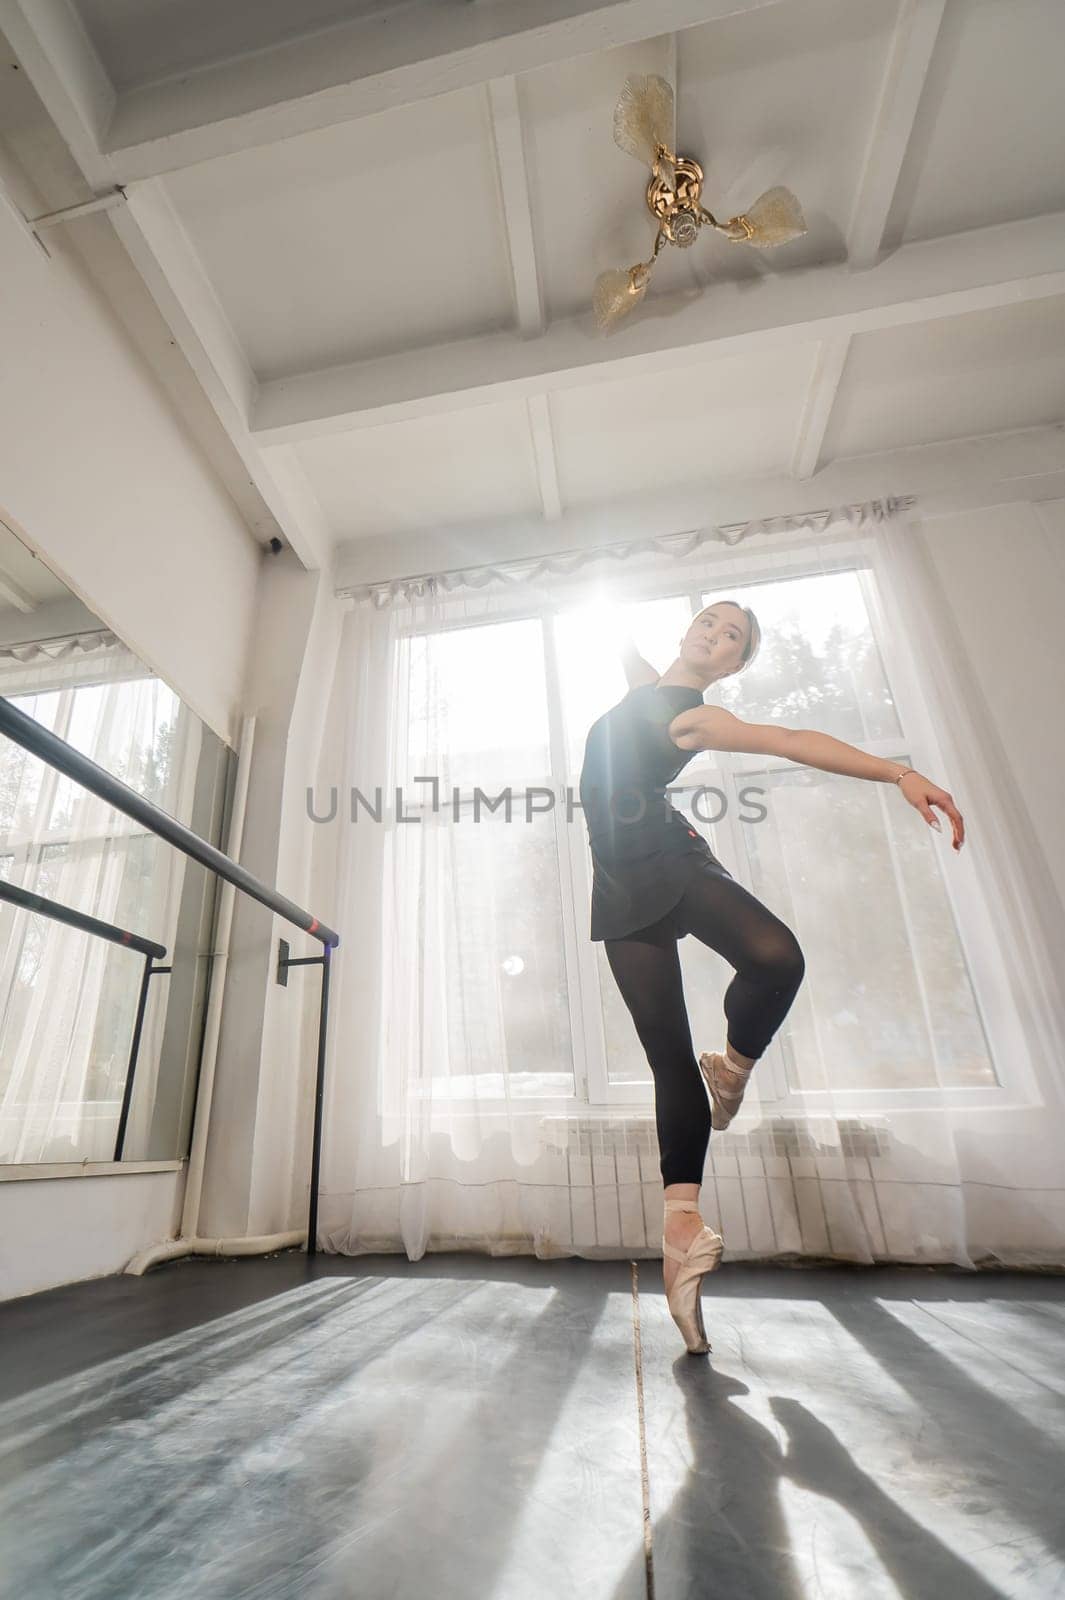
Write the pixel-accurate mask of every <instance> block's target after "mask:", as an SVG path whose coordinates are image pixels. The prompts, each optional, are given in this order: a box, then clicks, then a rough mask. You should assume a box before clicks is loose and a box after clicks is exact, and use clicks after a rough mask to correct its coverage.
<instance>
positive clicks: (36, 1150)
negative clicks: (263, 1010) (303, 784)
mask: <svg viewBox="0 0 1065 1600" xmlns="http://www.w3.org/2000/svg"><path fill="white" fill-rule="evenodd" d="M0 695H2V696H3V697H4V698H5V699H6V700H8V701H10V703H11V704H12V705H14V706H16V707H17V708H18V709H19V710H20V711H22V712H24V713H25V714H26V715H27V716H30V717H32V718H33V719H34V720H35V721H37V722H39V723H40V724H41V725H42V727H45V728H48V729H49V730H50V731H51V732H52V733H54V734H56V735H58V737H59V738H61V739H64V740H65V741H66V742H67V743H68V744H69V745H71V746H72V747H73V748H74V749H76V750H77V751H79V752H80V753H81V754H82V755H84V756H87V757H88V758H89V759H90V760H91V761H94V762H95V763H96V764H97V765H98V766H100V767H102V768H103V769H104V770H105V771H107V772H109V773H111V774H112V775H113V776H114V777H116V778H119V779H120V780H121V781H122V782H123V783H125V784H127V785H128V786H129V787H130V788H131V789H133V790H135V791H136V792H137V794H139V795H142V796H143V797H144V798H146V799H148V800H150V801H151V802H152V803H153V804H154V805H156V806H159V807H160V808H161V809H162V810H163V811H166V812H169V814H170V815H171V816H173V817H175V818H176V819H177V820H178V821H179V822H182V823H184V824H185V825H186V826H187V827H189V828H191V829H192V830H193V831H194V832H195V833H198V834H199V835H200V836H201V837H202V838H205V839H207V840H209V841H210V842H211V843H212V844H215V845H218V846H219V847H220V848H224V845H223V837H224V826H225V821H226V811H227V798H228V795H229V790H230V788H231V780H232V771H233V768H234V767H235V756H234V754H233V752H232V751H231V750H230V749H229V747H228V746H227V745H225V744H224V743H223V742H222V741H221V740H220V739H219V738H218V736H217V735H216V734H215V733H214V732H213V731H212V730H211V729H210V728H208V727H206V726H205V725H204V724H203V723H202V721H201V720H200V719H199V717H197V716H196V715H195V714H194V713H193V712H191V711H190V710H189V708H188V707H187V706H185V705H184V704H182V702H181V700H179V698H178V697H177V695H176V694H175V693H174V692H173V690H172V689H170V688H169V687H168V686H167V685H166V684H165V683H164V682H162V680H161V679H160V678H159V677H158V676H157V675H156V674H155V672H153V671H152V669H151V668H150V667H147V666H146V665H145V664H144V663H143V662H142V661H141V660H140V659H139V658H138V657H137V656H135V655H134V654H133V653H132V651H130V650H129V649H128V648H127V647H126V646H125V645H124V644H123V643H122V641H121V639H119V638H118V637H116V635H115V634H114V633H113V632H112V631H111V630H110V629H109V628H107V627H105V626H104V625H103V624H102V623H101V622H100V620H99V618H97V617H96V616H94V615H93V613H92V612H91V611H89V610H88V609H87V608H86V607H85V606H84V605H83V604H82V602H81V601H80V600H79V599H77V598H76V597H75V596H74V595H72V594H71V593H70V592H69V590H67V588H66V587H65V586H64V585H63V584H62V583H61V582H60V581H59V580H58V579H57V578H56V577H55V576H54V575H53V574H52V573H51V572H50V571H49V570H48V569H47V568H46V567H44V566H43V564H42V563H41V562H40V560H39V559H37V557H36V556H34V555H33V554H31V552H30V551H29V550H28V549H27V548H26V547H25V546H24V545H23V544H22V542H21V541H20V540H19V539H17V538H16V537H15V536H14V534H12V533H11V532H10V531H9V530H8V529H7V528H6V526H5V525H4V524H3V523H2V522H0ZM4 885H12V886H14V887H15V888H17V889H22V890H26V891H29V892H30V893H32V894H34V895H39V896H41V897H43V898H45V899H47V900H49V901H52V902H57V903H58V904H59V905H61V906H66V907H71V908H73V909H75V910H77V911H79V912H83V913H86V914H88V915H89V916H91V917H94V918H96V919H98V920H99V921H101V922H106V923H111V924H115V925H117V926H118V927H120V928H122V929H128V930H129V931H130V932H131V933H134V934H137V935H139V936H141V937H143V938H145V939H149V940H152V941H154V942H155V943H157V944H160V945H162V946H164V947H165V949H166V955H165V957H161V958H156V959H155V960H154V961H153V962H152V965H151V969H150V973H151V975H150V976H149V977H148V979H147V995H146V1001H145V1009H144V1015H143V1021H142V1027H141V1032H140V1037H139V1040H138V1042H137V1049H136V1058H135V1062H134V1071H133V1074H132V1092H131V1097H130V1101H129V1106H128V1110H127V1115H126V1125H125V1130H124V1136H123V1139H122V1148H121V1159H122V1160H123V1161H157V1160H176V1159H179V1158H181V1157H184V1156H185V1155H186V1154H187V1153H188V1145H189V1138H190V1132H191V1123H192V1111H193V1102H194V1097H195V1091H196V1077H197V1070H198V1063H199V1053H200V1042H201V1036H202V1029H203V1018H204V1010H205V1004H206V991H207V982H208V976H209V969H210V952H211V931H212V926H213V921H214V908H215V899H216V894H217V887H218V879H217V878H216V876H215V874H214V873H211V872H209V871H208V870H207V869H206V868H205V867H202V866H200V865H199V863H198V862H194V861H191V860H189V859H188V857H186V856H185V855H183V854H182V852H181V851H179V850H176V849H175V848H174V847H173V846H172V845H170V844H168V843H166V842H165V841H164V840H162V839H160V838H157V837H156V836H155V835H154V834H153V833H152V832H151V831H150V830H147V829H145V828H144V827H143V826H142V825H141V824H140V823H138V822H134V821H133V819H132V818H131V817H128V816H126V815H125V813H123V812H119V811H116V810H114V808H113V807H111V806H109V805H107V804H106V803H105V802H104V801H103V800H100V799H99V798H98V797H97V796H95V795H93V794H90V793H89V792H88V791H87V790H85V789H83V788H81V787H80V786H79V785H78V784H77V783H76V782H74V781H73V780H72V779H70V778H67V777H65V776H64V775H63V774H61V773H59V772H57V771H56V770H55V769H54V768H53V767H51V766H49V765H47V764H46V763H45V762H43V761H41V760H39V759H38V758H37V757H36V756H33V755H31V754H30V753H29V751H27V750H26V749H24V748H23V746H22V745H20V744H17V743H15V742H14V741H13V740H10V739H8V738H6V737H4V736H3V735H0V892H2V886H4ZM158 968H169V969H170V970H169V971H158V970H156V969H158ZM145 971H146V958H145V957H144V956H142V955H140V954H139V953H137V952H136V951H133V950H131V949H129V948H126V947H123V946H122V945H120V944H116V943H112V942H111V941H109V940H107V939H104V938H101V937H98V936H96V935H94V934H91V933H88V932H86V931H84V930H82V929H80V928H73V927H70V926H67V925H66V924H64V923H63V922H60V921H57V920H54V919H53V918H52V917H50V916H47V915H45V914H44V913H43V912H41V911H38V910H34V909H29V908H28V907H26V906H25V905H16V904H13V903H11V901H10V900H9V899H4V898H0V1175H2V1173H3V1170H4V1166H7V1167H10V1166H12V1165H23V1164H40V1163H45V1164H53V1163H77V1164H78V1165H83V1164H85V1163H90V1162H100V1161H105V1162H106V1161H113V1160H114V1159H115V1158H116V1140H117V1136H118V1131H119V1123H120V1119H121V1114H122V1107H123V1098H124V1092H125V1086H126V1082H127V1075H128V1074H129V1069H130V1063H131V1054H132V1047H133V1044H134V1035H135V1024H136V1018H137V1011H138V1002H139V997H140V992H141V987H142V981H144V978H145Z"/></svg>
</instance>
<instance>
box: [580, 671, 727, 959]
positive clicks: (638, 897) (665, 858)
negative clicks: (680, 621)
mask: <svg viewBox="0 0 1065 1600" xmlns="http://www.w3.org/2000/svg"><path fill="white" fill-rule="evenodd" d="M703 704H704V701H703V697H702V694H701V693H700V692H699V690H698V689H689V688H687V687H686V686H685V685H684V684H681V683H667V684H661V685H659V684H655V683H642V684H639V685H638V686H637V687H636V688H635V689H630V690H629V692H628V694H627V695H626V696H625V698H624V699H623V700H619V701H618V703H617V705H616V706H612V707H611V708H610V710H609V711H606V712H604V713H603V715H602V716H601V717H600V718H599V719H598V720H597V721H596V722H593V723H592V726H591V727H590V728H589V730H588V737H587V739H586V740H585V745H584V764H583V766H582V768H581V778H580V791H579V792H580V802H581V806H582V807H583V810H584V820H585V825H586V827H587V829H588V844H589V847H590V850H591V855H592V907H591V937H592V939H593V940H600V939H620V938H623V937H624V936H625V935H626V934H629V933H634V932H635V931H636V930H637V929H638V928H645V927H647V925H648V924H649V923H652V922H657V921H658V919H659V918H660V917H663V916H665V914H666V912H667V911H670V910H672V908H673V907H674V906H675V905H676V904H677V901H678V900H679V899H680V898H681V895H682V894H683V893H684V888H685V885H686V883H687V882H688V880H689V878H690V875H691V872H692V869H693V866H696V865H697V863H696V862H693V860H692V857H693V856H695V857H697V858H699V859H700V860H702V861H704V862H705V861H709V862H711V863H713V865H714V866H715V867H717V868H719V869H720V868H721V863H720V862H719V861H718V860H717V857H716V856H715V855H714V854H713V852H712V851H711V849H710V847H709V845H708V844H707V843H706V840H705V839H704V838H703V836H702V834H700V833H697V832H696V830H695V829H694V828H692V827H691V826H690V825H689V823H688V822H687V820H686V818H685V817H684V816H682V814H681V813H680V812H679V811H677V810H676V808H675V807H674V806H672V805H671V804H670V803H669V801H668V800H667V798H666V793H665V789H666V785H667V784H669V783H672V781H673V779H674V778H675V777H676V776H677V774H678V773H679V772H680V771H681V769H682V768H683V767H686V766H687V764H688V762H689V761H691V759H692V757H693V756H694V755H696V754H697V752H696V751H694V750H681V749H680V748H679V747H678V746H677V745H675V744H674V743H673V740H672V739H671V738H670V737H669V724H670V723H671V722H672V721H673V719H674V717H677V716H679V715H680V713H681V712H682V711H689V710H691V709H692V707H694V706H700V705H703ZM721 870H724V869H721Z"/></svg>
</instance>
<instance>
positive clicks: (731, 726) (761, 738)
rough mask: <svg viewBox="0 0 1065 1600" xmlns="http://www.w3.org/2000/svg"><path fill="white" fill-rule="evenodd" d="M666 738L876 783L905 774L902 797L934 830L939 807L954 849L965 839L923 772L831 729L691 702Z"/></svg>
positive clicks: (957, 816)
mask: <svg viewBox="0 0 1065 1600" xmlns="http://www.w3.org/2000/svg"><path fill="white" fill-rule="evenodd" d="M669 736H670V738H671V739H672V740H673V743H674V744H676V745H679V747H680V748H681V749H682V750H738V751H743V752H745V753H748V754H752V755H774V756H785V757H786V758H787V760H789V761H794V762H797V763H798V764H799V765H800V766H804V767H818V768H819V769H820V770H821V771H822V772H839V773H842V774H843V775H844V776H845V777H849V778H869V779H871V780H872V781H873V782H875V783H895V782H896V780H898V779H899V775H900V773H906V776H905V777H903V778H902V779H901V781H900V782H899V783H898V788H899V791H900V793H901V794H902V795H903V797H904V798H905V799H906V800H907V801H908V802H909V804H910V805H911V806H913V807H914V808H915V809H916V810H917V811H919V812H920V813H921V815H922V816H923V817H924V819H925V821H926V822H927V823H928V825H929V826H930V827H932V828H939V826H940V824H939V818H938V817H937V816H936V815H935V813H934V812H933V811H932V807H933V806H938V808H939V810H940V811H942V812H944V813H945V814H946V815H947V816H948V817H949V818H950V823H951V827H952V828H953V831H954V838H953V845H954V849H955V850H960V849H961V847H962V845H963V844H964V843H965V822H964V819H963V817H962V815H961V812H960V811H959V810H958V808H957V806H956V805H955V804H954V797H953V796H952V795H950V794H948V793H947V791H946V789H941V788H939V786H938V784H934V783H933V782H932V781H931V779H930V778H926V777H925V776H924V774H923V773H921V772H906V768H905V767H904V766H903V765H902V763H901V762H898V761H886V760H884V758H883V757H882V756H873V755H870V754H869V752H868V751H867V750H859V749H858V748H857V747H856V746H855V745H853V744H847V743H845V741H844V740H842V739H836V738H834V737H833V735H832V734H830V733H819V732H818V731H817V730H816V729H813V728H784V727H781V726H779V725H778V724H777V723H773V722H744V721H742V720H741V718H739V717H736V716H733V714H732V712H731V711H726V710H725V708H724V706H695V707H694V708H693V709H692V710H691V711H682V712H681V714H680V716H679V717H675V718H674V719H673V721H672V722H671V723H670V725H669Z"/></svg>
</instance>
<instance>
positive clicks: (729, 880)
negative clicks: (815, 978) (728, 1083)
mask: <svg viewBox="0 0 1065 1600" xmlns="http://www.w3.org/2000/svg"><path fill="white" fill-rule="evenodd" d="M675 918H676V924H677V927H678V929H680V930H681V931H682V932H685V933H690V934H692V935H693V936H694V937H695V938H696V939H698V940H699V941H700V943H701V944H705V945H709V947H710V948H711V949H712V950H716V951H717V952H718V954H719V955H722V956H724V958H725V960H726V961H727V962H728V963H729V965H730V966H731V967H734V968H735V976H734V977H733V979H732V982H731V983H730V984H729V986H728V988H727V989H726V991H725V1001H724V1006H725V1020H726V1022H727V1024H728V1039H727V1046H728V1051H727V1055H728V1058H729V1059H731V1061H732V1062H733V1064H734V1065H736V1066H740V1067H742V1066H745V1065H749V1064H751V1063H753V1062H754V1061H757V1059H758V1058H759V1057H760V1056H762V1055H764V1054H765V1052H766V1050H767V1049H768V1048H769V1044H770V1041H771V1040H772V1038H773V1036H774V1034H775V1033H776V1031H777V1029H778V1028H779V1027H780V1025H781V1023H782V1022H783V1021H784V1018H785V1016H786V1015H787V1013H788V1011H789V1010H790V1008H791V1003H792V1001H793V1000H794V999H795V996H796V994H797V992H798V989H799V985H800V984H801V983H802V980H803V974H804V973H805V971H806V962H805V959H804V957H803V953H802V950H801V948H800V946H799V941H798V940H797V939H796V937H795V935H794V934H793V933H792V931H791V929H790V928H789V927H788V925H787V923H785V922H781V920H780V918H779V917H778V916H776V915H775V914H774V912H772V911H770V910H769V908H768V906H764V905H763V904H762V902H761V901H760V900H757V899H756V898H755V896H754V895H753V894H751V893H750V892H749V890H747V889H745V888H744V887H743V885H742V883H737V882H736V880H735V878H733V877H731V876H730V875H729V874H728V873H727V872H725V871H724V870H722V871H720V872H718V871H716V870H714V869H713V868H711V867H706V866H703V865H700V866H699V867H698V869H697V870H696V871H695V872H693V874H692V877H691V879H690V881H689V883H688V885H687V887H686V888H685V891H684V895H683V897H682V899H681V901H680V904H679V905H678V906H677V908H676V912H675ZM733 1076H734V1078H735V1083H736V1087H737V1088H739V1087H740V1086H741V1085H742V1083H743V1082H744V1079H745V1074H743V1073H739V1072H736V1073H734V1074H733Z"/></svg>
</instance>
